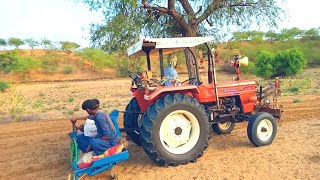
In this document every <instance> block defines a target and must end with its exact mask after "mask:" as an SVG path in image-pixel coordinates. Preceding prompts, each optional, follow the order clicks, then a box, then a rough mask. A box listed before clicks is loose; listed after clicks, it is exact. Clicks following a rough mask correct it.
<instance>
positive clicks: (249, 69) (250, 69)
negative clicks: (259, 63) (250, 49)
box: [241, 62, 256, 74]
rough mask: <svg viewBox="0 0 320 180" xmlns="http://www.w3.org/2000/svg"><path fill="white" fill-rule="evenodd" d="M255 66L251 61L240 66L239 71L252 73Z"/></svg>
mask: <svg viewBox="0 0 320 180" xmlns="http://www.w3.org/2000/svg"><path fill="white" fill-rule="evenodd" d="M255 69H256V66H255V64H254V63H253V62H249V64H248V66H241V73H243V74H254V72H255Z"/></svg>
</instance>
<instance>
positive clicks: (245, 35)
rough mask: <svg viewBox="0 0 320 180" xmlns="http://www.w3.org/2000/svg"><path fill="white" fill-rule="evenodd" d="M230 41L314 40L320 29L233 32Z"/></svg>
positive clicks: (294, 28)
mask: <svg viewBox="0 0 320 180" xmlns="http://www.w3.org/2000/svg"><path fill="white" fill-rule="evenodd" d="M232 35H233V37H232V39H231V40H234V41H248V40H269V41H286V40H292V39H300V38H309V39H316V38H319V37H320V27H319V28H311V29H308V30H301V29H299V28H297V27H293V28H291V29H282V30H281V31H280V32H279V33H276V32H275V31H273V30H270V31H268V32H262V31H244V32H233V33H232Z"/></svg>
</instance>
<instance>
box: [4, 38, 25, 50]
mask: <svg viewBox="0 0 320 180" xmlns="http://www.w3.org/2000/svg"><path fill="white" fill-rule="evenodd" d="M8 45H9V46H14V47H16V49H17V48H18V47H19V46H21V45H24V41H22V40H21V39H19V38H14V37H11V38H9V39H8Z"/></svg>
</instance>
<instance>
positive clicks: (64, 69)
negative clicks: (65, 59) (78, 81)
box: [62, 64, 73, 74]
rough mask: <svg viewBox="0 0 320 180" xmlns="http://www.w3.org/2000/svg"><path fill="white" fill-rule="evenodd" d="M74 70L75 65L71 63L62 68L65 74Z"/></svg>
mask: <svg viewBox="0 0 320 180" xmlns="http://www.w3.org/2000/svg"><path fill="white" fill-rule="evenodd" d="M72 71H73V67H72V65H71V64H67V65H65V66H64V67H63V70H62V72H63V74H71V73H72Z"/></svg>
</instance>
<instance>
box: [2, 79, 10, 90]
mask: <svg viewBox="0 0 320 180" xmlns="http://www.w3.org/2000/svg"><path fill="white" fill-rule="evenodd" d="M9 88H10V84H9V83H7V82H4V81H0V91H1V92H3V91H5V90H7V89H9Z"/></svg>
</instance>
